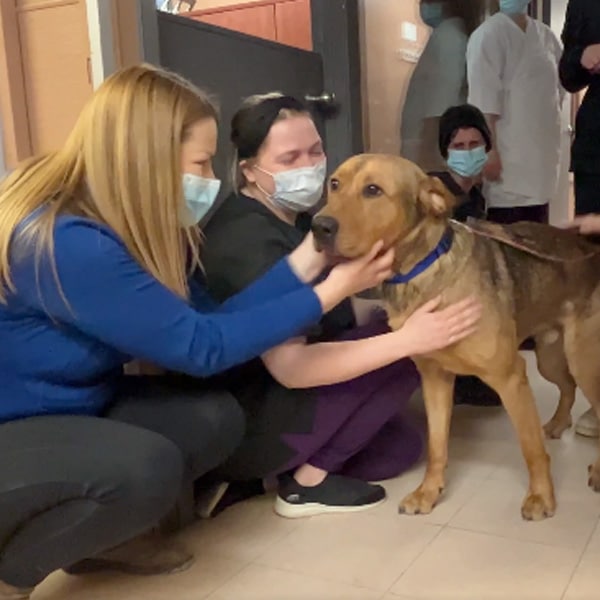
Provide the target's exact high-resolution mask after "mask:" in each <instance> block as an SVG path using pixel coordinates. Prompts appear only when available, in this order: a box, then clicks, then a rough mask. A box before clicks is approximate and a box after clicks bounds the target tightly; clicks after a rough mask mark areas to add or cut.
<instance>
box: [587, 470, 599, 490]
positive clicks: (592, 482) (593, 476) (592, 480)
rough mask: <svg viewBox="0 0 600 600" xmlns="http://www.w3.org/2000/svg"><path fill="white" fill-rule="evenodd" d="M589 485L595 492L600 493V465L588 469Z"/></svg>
mask: <svg viewBox="0 0 600 600" xmlns="http://www.w3.org/2000/svg"><path fill="white" fill-rule="evenodd" d="M588 485H589V486H590V487H591V488H592V489H593V490H594V491H595V492H600V465H598V464H595V465H590V466H589V467H588Z"/></svg>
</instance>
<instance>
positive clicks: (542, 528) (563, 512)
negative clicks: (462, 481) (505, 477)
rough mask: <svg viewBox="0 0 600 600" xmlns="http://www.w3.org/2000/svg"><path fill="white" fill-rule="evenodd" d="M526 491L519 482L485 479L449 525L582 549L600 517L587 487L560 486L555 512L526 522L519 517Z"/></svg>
mask: <svg viewBox="0 0 600 600" xmlns="http://www.w3.org/2000/svg"><path fill="white" fill-rule="evenodd" d="M525 492H526V487H525V486H523V485H521V484H518V483H514V482H508V481H499V480H488V481H487V482H486V483H485V485H484V486H483V487H482V488H481V489H480V490H479V491H478V492H477V493H476V494H475V495H474V496H473V497H472V498H471V500H470V501H468V502H466V503H465V504H464V506H463V507H462V508H461V509H460V510H459V511H458V513H457V514H456V515H455V516H454V517H453V518H452V519H451V520H450V526H451V527H457V528H462V529H468V530H471V531H477V532H480V533H490V534H495V535H499V536H503V537H509V538H514V539H519V540H524V541H529V542H538V543H542V544H550V545H554V546H565V547H569V548H574V549H577V550H579V551H583V549H584V548H585V546H586V544H587V541H588V539H589V538H590V535H591V534H592V532H593V531H594V528H595V526H596V523H597V521H598V518H599V517H600V502H599V501H598V498H596V497H595V496H594V495H593V494H592V493H591V492H590V493H588V491H587V489H585V490H578V489H574V488H570V487H568V488H564V489H561V490H559V491H558V492H557V502H558V508H557V511H556V514H555V516H554V517H553V518H551V519H546V520H544V521H540V522H529V521H524V520H523V519H522V518H521V503H522V501H523V498H524V496H525Z"/></svg>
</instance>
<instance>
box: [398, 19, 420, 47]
mask: <svg viewBox="0 0 600 600" xmlns="http://www.w3.org/2000/svg"><path fill="white" fill-rule="evenodd" d="M400 37H401V38H402V39H403V40H405V41H407V42H416V41H417V25H416V23H411V22H410V21H402V25H401V26H400Z"/></svg>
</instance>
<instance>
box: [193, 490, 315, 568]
mask: <svg viewBox="0 0 600 600" xmlns="http://www.w3.org/2000/svg"><path fill="white" fill-rule="evenodd" d="M273 501H274V500H273V498H272V497H271V496H262V497H259V498H253V499H251V500H248V501H246V502H243V503H240V504H237V505H235V506H232V507H231V508H228V509H227V510H226V511H224V512H223V513H222V514H220V515H218V516H217V517H216V518H214V519H210V520H207V521H200V522H199V523H197V524H196V525H194V526H193V527H190V528H189V529H188V530H186V531H185V532H184V534H183V539H184V540H185V541H186V543H188V544H189V545H190V546H192V547H195V548H197V549H198V551H201V550H206V549H207V548H210V550H211V552H216V553H217V554H220V555H222V556H226V557H229V558H234V559H236V560H241V561H251V560H253V559H254V558H256V557H257V556H260V555H261V554H263V553H264V552H265V550H267V549H268V548H269V547H270V546H272V545H273V544H274V543H276V542H279V541H281V540H282V539H283V538H285V537H286V536H287V535H289V534H290V533H291V532H292V531H294V530H295V529H297V528H298V527H301V526H303V525H304V524H305V523H306V521H301V520H295V521H292V520H289V519H282V518H281V517H278V516H277V515H276V514H275V513H274V512H273Z"/></svg>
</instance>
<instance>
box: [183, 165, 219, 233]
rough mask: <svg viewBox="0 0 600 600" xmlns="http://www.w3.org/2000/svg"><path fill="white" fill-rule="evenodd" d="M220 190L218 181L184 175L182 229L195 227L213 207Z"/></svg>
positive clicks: (188, 174) (189, 174)
mask: <svg viewBox="0 0 600 600" xmlns="http://www.w3.org/2000/svg"><path fill="white" fill-rule="evenodd" d="M220 189H221V182H220V181H219V180H218V179H208V178H206V177H199V176H198V175H192V174H191V173H184V175H183V197H184V199H185V209H184V211H183V214H182V215H181V224H182V225H183V226H184V227H192V226H193V225H197V224H198V223H199V222H200V221H201V220H202V219H203V218H204V217H205V216H206V214H207V213H208V211H209V210H210V209H211V208H212V207H213V205H214V203H215V200H216V199H217V195H218V194H219V190H220Z"/></svg>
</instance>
